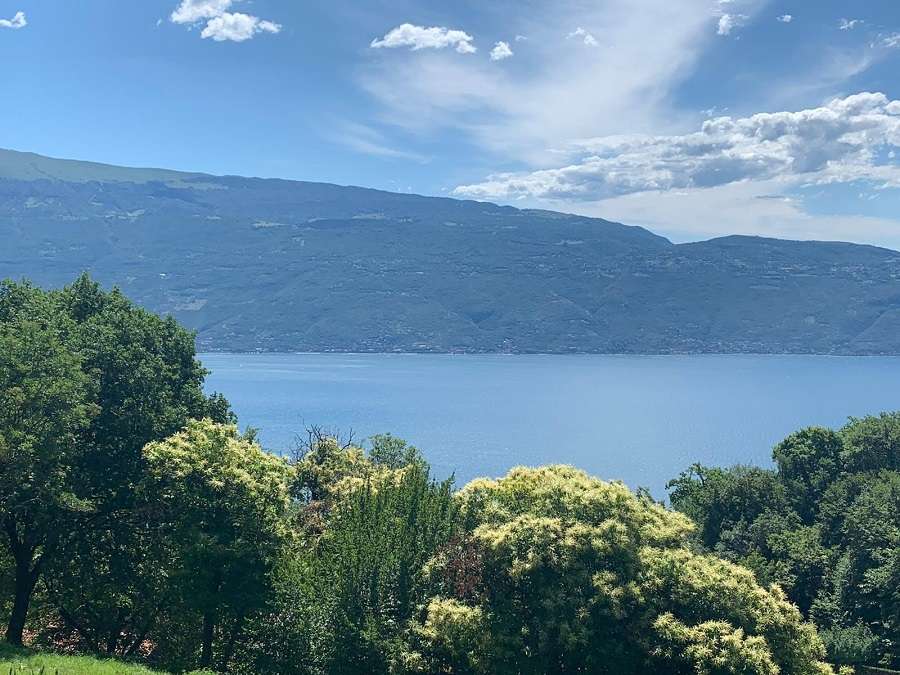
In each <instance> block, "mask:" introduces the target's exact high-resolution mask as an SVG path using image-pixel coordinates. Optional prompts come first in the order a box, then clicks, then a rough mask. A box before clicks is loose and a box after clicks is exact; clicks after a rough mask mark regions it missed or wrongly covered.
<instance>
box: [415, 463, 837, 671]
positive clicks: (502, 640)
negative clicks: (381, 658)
mask: <svg viewBox="0 0 900 675" xmlns="http://www.w3.org/2000/svg"><path fill="white" fill-rule="evenodd" d="M458 500H459V504H460V508H461V512H462V521H463V523H464V527H465V531H466V535H467V541H466V543H465V545H464V546H453V547H450V548H448V549H447V550H445V551H443V552H439V553H438V555H437V556H435V558H434V559H433V560H432V561H431V562H430V563H429V572H430V579H431V583H432V597H431V599H430V600H429V601H428V602H427V603H426V605H425V608H424V610H423V613H422V616H421V617H420V620H419V621H418V622H417V623H416V624H415V625H414V626H413V628H412V636H413V637H412V640H411V645H410V649H409V650H408V651H407V653H406V654H405V658H404V665H405V667H406V668H408V669H409V670H413V671H420V672H453V673H468V672H472V673H535V674H538V673H563V672H568V673H575V672H593V673H623V672H655V673H672V674H676V673H677V674H681V673H684V674H685V675H686V674H687V673H709V674H710V675H713V674H724V673H742V674H749V673H757V674H771V675H775V674H776V673H782V674H785V675H787V674H798V675H799V674H809V675H812V674H814V673H827V672H830V669H829V668H828V667H827V666H826V665H824V664H823V663H821V661H820V660H821V658H822V657H823V656H824V649H823V647H822V644H821V642H820V641H819V639H818V638H817V636H816V633H815V630H814V629H813V627H812V626H811V625H810V624H807V623H804V621H803V620H802V617H801V615H800V613H799V611H797V609H796V608H795V607H793V606H792V605H791V604H790V603H788V602H787V601H786V600H785V598H784V596H783V594H782V593H781V592H780V591H779V590H778V589H777V588H771V589H765V588H762V587H760V586H759V585H758V584H757V583H756V581H755V579H754V577H753V574H752V573H751V572H750V571H748V570H746V569H743V568H741V567H738V566H735V565H733V564H731V563H728V562H726V561H723V560H721V559H718V558H716V557H713V556H709V555H700V554H697V553H694V552H692V551H691V550H690V548H689V543H690V540H689V535H690V533H691V531H692V529H693V526H692V524H691V522H690V521H689V520H688V519H687V518H685V517H684V516H682V515H681V514H678V513H675V512H672V511H669V510H667V509H665V508H663V507H662V506H660V505H658V504H655V503H653V502H651V501H650V500H648V499H643V498H639V497H637V496H635V495H634V494H632V493H631V492H630V491H629V490H628V489H627V488H626V487H625V486H624V485H622V484H620V483H605V482H603V481H600V480H597V479H594V478H591V477H589V476H587V475H586V474H584V473H583V472H580V471H578V470H576V469H573V468H571V467H564V466H551V467H542V468H538V469H526V468H518V469H514V470H513V471H511V472H510V473H509V474H508V475H507V476H506V477H504V478H501V479H499V480H477V481H473V482H472V483H470V484H469V485H467V486H466V487H465V488H463V490H462V491H461V492H460V493H459V494H458Z"/></svg>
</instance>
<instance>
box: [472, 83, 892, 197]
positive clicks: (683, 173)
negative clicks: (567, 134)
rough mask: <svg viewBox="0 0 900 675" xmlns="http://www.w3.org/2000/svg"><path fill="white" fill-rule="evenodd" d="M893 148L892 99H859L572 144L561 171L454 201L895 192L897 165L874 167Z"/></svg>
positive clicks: (477, 188)
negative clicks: (770, 190)
mask: <svg viewBox="0 0 900 675" xmlns="http://www.w3.org/2000/svg"><path fill="white" fill-rule="evenodd" d="M896 147H900V101H891V100H889V99H888V98H887V97H886V96H885V95H884V94H880V93H861V94H856V95H853V96H848V97H846V98H841V99H835V100H833V101H831V102H830V103H828V104H827V105H824V106H822V107H820V108H813V109H808V110H800V111H797V112H776V113H759V114H756V115H752V116H750V117H743V118H732V117H718V118H715V119H710V120H707V121H705V122H704V123H703V125H702V127H701V129H700V131H698V132H695V133H691V134H686V135H681V136H648V135H622V136H606V137H600V138H592V139H587V140H584V141H580V142H577V143H573V144H572V150H571V152H572V154H573V155H574V156H575V159H574V161H573V162H572V163H570V164H568V165H567V166H563V167H559V168H552V169H541V170H538V171H532V172H524V173H504V174H496V175H493V176H489V177H488V179H487V180H486V181H484V182H482V183H477V184H473V185H462V186H459V187H457V188H456V190H455V191H454V192H455V194H458V195H462V196H467V197H475V198H479V199H486V198H488V199H505V200H512V199H520V198H526V199H565V200H602V199H608V198H611V197H615V196H619V195H627V194H631V193H639V192H651V191H658V190H662V191H665V190H679V189H691V188H709V187H716V186H722V185H728V184H731V183H736V182H740V181H747V180H753V181H761V180H771V179H796V180H802V181H805V182H808V183H821V184H827V183H846V182H852V181H857V180H867V181H873V182H875V183H878V184H879V185H882V186H900V166H898V165H897V164H895V163H892V162H888V163H885V162H884V161H883V160H880V159H879V151H880V150H885V151H887V150H889V149H891V148H896Z"/></svg>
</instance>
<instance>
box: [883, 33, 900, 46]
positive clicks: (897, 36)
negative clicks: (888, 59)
mask: <svg viewBox="0 0 900 675" xmlns="http://www.w3.org/2000/svg"><path fill="white" fill-rule="evenodd" d="M881 44H882V45H883V46H885V47H887V48H888V49H893V48H894V47H900V33H894V34H893V35H888V36H886V37H883V38H881Z"/></svg>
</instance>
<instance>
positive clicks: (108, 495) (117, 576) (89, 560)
mask: <svg viewBox="0 0 900 675" xmlns="http://www.w3.org/2000/svg"><path fill="white" fill-rule="evenodd" d="M23 322H24V323H23ZM28 322H33V323H34V324H36V327H30V328H28V329H27V330H26V329H25V328H23V326H24V325H30V324H28ZM0 327H3V330H4V331H5V333H6V335H7V336H8V337H7V339H8V340H12V341H13V342H14V343H15V342H16V336H18V335H25V334H32V333H34V334H37V331H38V329H40V330H42V331H45V332H46V335H47V336H48V338H47V339H48V340H49V339H51V338H52V343H53V344H52V348H51V347H50V346H48V347H47V349H48V350H49V351H48V353H47V359H46V361H47V364H46V367H45V365H44V364H43V363H41V361H40V359H38V360H37V361H35V362H33V363H30V364H29V363H28V362H27V361H25V360H24V357H23V358H22V359H20V361H21V362H22V363H24V364H25V366H28V367H31V368H32V369H33V372H24V371H22V370H21V367H22V366H21V364H20V365H19V366H16V364H14V363H13V362H12V361H8V363H7V366H6V367H7V370H8V373H10V375H9V377H13V378H14V377H19V379H20V385H19V386H18V388H16V386H17V385H16V384H15V383H14V382H11V383H10V384H9V385H8V386H7V387H6V388H5V389H4V391H7V390H8V391H9V392H10V394H9V396H13V395H21V391H23V389H24V388H28V387H30V392H31V394H33V395H41V396H43V393H42V392H44V391H46V392H47V397H49V396H51V395H52V394H53V392H55V391H56V390H63V391H64V392H65V393H64V395H60V396H59V397H57V399H55V400H56V402H57V404H58V405H60V406H63V405H68V406H69V408H70V409H71V410H72V411H74V413H73V414H74V417H75V418H77V421H78V423H77V424H75V423H72V424H69V420H70V417H72V416H71V415H66V414H62V412H61V413H60V414H53V411H52V410H51V406H52V405H53V401H52V400H51V399H49V398H47V399H46V400H45V401H44V402H43V403H42V402H41V401H35V402H34V404H33V405H32V404H30V403H29V404H27V405H26V404H25V403H21V402H20V403H19V405H23V406H25V407H26V408H27V409H26V410H24V411H19V412H15V405H16V403H15V401H14V400H13V398H9V399H8V405H9V406H12V407H10V408H9V410H10V411H11V412H10V415H12V416H11V417H8V418H7V419H5V420H2V421H0V424H2V425H3V430H0V434H8V435H10V438H14V437H15V436H16V434H17V433H20V432H19V431H17V428H22V427H23V424H24V423H23V421H22V420H23V415H24V414H26V413H27V414H30V415H31V419H30V421H28V423H27V425H25V427H27V429H30V430H32V431H31V433H32V435H39V434H46V435H47V438H45V439H43V440H41V439H32V440H31V441H28V442H29V443H39V442H40V443H43V445H44V450H43V451H42V452H43V454H42V455H41V458H42V459H41V461H42V462H45V468H46V471H45V473H46V474H47V476H48V480H49V477H56V476H60V475H65V476H67V477H68V478H67V479H66V480H67V481H68V482H67V485H68V487H67V490H66V491H64V492H63V493H62V494H65V495H67V497H66V500H67V501H66V506H67V509H66V510H65V511H64V512H60V513H57V514H56V516H55V519H56V522H55V527H54V529H53V541H52V544H53V546H52V547H50V546H48V545H46V543H43V542H42V543H40V544H38V545H37V547H36V548H35V549H34V552H33V556H34V558H35V560H34V561H33V562H39V563H40V564H38V565H34V564H33V565H32V568H31V576H32V577H33V579H34V581H35V583H36V581H37V578H38V577H40V576H41V575H44V578H45V579H46V580H47V581H48V583H47V584H45V586H46V589H47V592H48V597H49V599H50V601H51V602H52V603H53V604H55V605H56V606H57V607H58V609H59V614H60V616H61V617H62V618H63V620H64V622H65V623H66V624H67V625H68V629H70V630H74V631H76V632H77V633H80V634H82V637H84V638H88V637H89V634H90V636H91V637H90V639H88V643H89V645H99V643H100V642H101V641H100V640H99V639H98V635H100V634H103V635H104V636H105V637H104V639H103V640H102V642H103V644H104V647H103V648H104V649H105V650H108V649H113V650H118V643H119V640H118V637H117V635H118V632H121V631H117V630H116V629H115V625H116V624H119V625H121V626H122V630H125V628H124V627H125V626H126V625H129V624H133V625H135V626H139V625H141V624H142V623H143V618H141V619H138V618H137V617H136V615H137V614H138V613H139V612H140V611H141V610H139V608H138V605H139V604H140V602H142V601H148V599H149V598H152V597H153V595H154V594H155V591H154V590H152V589H146V590H144V591H142V593H143V598H142V599H141V598H139V599H135V598H133V597H132V598H131V599H130V600H129V599H128V598H129V595H132V596H133V595H134V594H133V593H132V594H128V593H124V592H122V589H125V588H127V587H128V585H129V583H130V582H132V581H134V580H135V579H138V578H140V577H139V576H138V574H139V572H140V569H139V568H140V567H141V566H142V565H143V568H144V569H146V564H145V562H142V561H144V558H145V556H144V551H145V546H144V544H145V543H146V541H145V540H144V541H142V542H141V543H136V542H138V541H140V537H137V539H136V534H137V530H136V529H135V527H136V523H135V520H134V518H133V517H132V516H131V515H130V514H133V513H134V511H135V504H134V502H133V500H134V495H135V491H134V487H135V485H136V484H137V483H139V482H140V480H141V473H142V471H143V465H142V459H141V448H142V447H143V446H144V445H145V444H146V443H147V442H149V441H152V440H158V439H161V438H164V437H166V436H167V435H169V434H171V433H174V432H175V431H177V430H178V429H180V428H182V427H183V426H184V425H185V424H186V423H187V421H188V420H189V419H191V418H199V417H203V416H207V415H213V416H215V417H216V418H217V419H221V420H224V419H229V418H230V417H231V414H230V412H229V410H228V406H227V402H226V401H225V400H224V399H223V398H222V397H221V396H213V397H210V398H207V397H206V396H205V395H204V394H203V391H202V383H203V377H204V375H205V371H204V370H203V368H202V367H201V366H200V364H199V362H198V361H197V360H196V358H195V352H194V338H193V334H192V333H190V332H189V331H187V330H185V329H183V328H182V327H180V326H179V325H178V324H177V323H176V322H175V321H174V320H173V319H171V318H162V317H158V316H156V315H153V314H151V313H150V312H147V311H145V310H143V309H140V308H138V307H136V306H135V305H133V304H132V303H131V302H130V301H128V299H127V298H125V297H124V296H123V295H122V294H121V293H120V292H118V291H117V290H113V291H110V292H106V291H103V290H102V289H101V288H100V286H99V285H98V284H96V283H95V282H93V281H92V280H91V279H90V278H89V277H87V276H86V275H83V276H82V277H80V278H79V279H78V280H77V281H75V282H74V283H73V284H72V285H71V286H69V287H67V288H64V289H62V290H59V291H43V290H41V289H38V288H35V287H34V286H32V285H30V284H28V283H11V282H4V283H3V284H2V286H0ZM20 347H21V344H18V345H16V344H12V345H10V348H9V349H4V355H7V356H8V359H13V358H14V356H15V354H16V351H15V350H16V349H18V348H20ZM63 362H65V364H66V365H65V367H63V366H62V365H60V364H62V363H63ZM56 366H58V367H56ZM54 367H55V368H56V369H55V370H54V369H53V368H54ZM16 368H19V371H16ZM42 368H43V369H44V370H41V369H42ZM17 372H18V375H16V373H17ZM73 381H74V382H76V384H72V382H73ZM21 382H24V383H25V384H21ZM16 392H19V394H16ZM41 406H43V407H41ZM82 409H83V410H84V411H87V413H89V414H84V415H82V414H81V412H82ZM61 410H62V409H61ZM63 412H64V411H63ZM76 413H77V414H76ZM42 420H43V421H42ZM57 420H58V424H59V425H63V426H65V425H66V424H69V426H70V427H71V429H67V430H66V431H65V434H64V435H65V437H66V438H67V439H68V440H67V443H68V444H69V446H71V447H72V448H74V449H73V450H66V451H62V450H61V449H60V448H59V446H58V444H57V445H54V444H53V442H52V440H51V436H52V434H53V433H54V432H53V429H52V425H53V423H54V421H57ZM17 424H18V425H19V427H17V426H16V425H17ZM60 428H62V427H60ZM20 456H22V457H25V456H26V455H22V454H21V453H20ZM48 458H49V459H48ZM8 475H9V476H12V475H13V474H8ZM53 480H56V478H53ZM69 496H71V498H70V497H69ZM44 501H45V503H43V504H42V508H46V509H50V508H51V507H52V506H53V504H54V503H56V504H57V505H59V502H58V500H57V502H53V501H52V500H50V501H46V500H44ZM62 513H64V514H65V517H66V518H67V519H68V520H64V519H62ZM32 525H34V523H33V522H32V521H30V520H29V521H28V526H29V527H30V526H32ZM24 526H25V524H24V523H19V524H18V526H17V528H18V529H17V537H18V539H19V541H20V542H21V541H22V539H21V537H22V534H21V531H20V530H21V529H22V527H24ZM11 541H12V540H11ZM20 548H21V549H22V550H24V551H25V553H23V554H22V555H23V557H25V555H26V553H27V549H29V548H31V545H27V546H24V547H20ZM132 555H134V556H136V559H135V560H134V561H131V558H132ZM110 561H115V564H114V565H113V564H108V563H109V562H110ZM129 561H131V562H129ZM92 585H93V586H94V588H95V589H96V590H97V592H96V593H91V595H90V597H85V594H84V592H83V591H84V590H85V589H86V588H87V587H89V586H92ZM31 586H32V587H33V586H34V583H32V584H31ZM101 586H104V588H105V590H103V592H101ZM111 587H116V588H117V589H118V590H117V591H116V592H111V591H110V588H111ZM20 588H24V586H20ZM129 602H130V603H131V604H133V605H134V607H133V608H132V610H133V611H129V610H128V608H127V606H126V605H127V604H129ZM24 604H26V605H27V604H28V603H27V602H25V603H24ZM116 616H122V617H123V618H122V620H121V621H119V620H115V621H113V620H112V619H111V617H116ZM129 616H131V617H132V618H133V619H134V620H133V621H132V620H130V619H129V618H128V617H129ZM91 617H104V622H106V623H107V624H109V625H107V626H104V627H103V628H102V629H101V628H99V627H98V626H96V625H92V624H93V623H95V622H92V620H91ZM13 618H14V619H15V622H14V623H16V624H18V623H21V620H20V619H21V617H20V616H19V613H18V610H17V612H16V613H15V617H13ZM11 623H13V622H11ZM45 623H46V622H45ZM54 623H58V622H54ZM129 630H131V629H129ZM18 632H19V631H18V629H16V630H13V631H12V632H11V635H12V638H13V639H14V640H15V639H17V633H18ZM131 632H132V633H134V631H133V630H132V631H131ZM132 637H135V635H132ZM92 648H95V647H92ZM97 648H99V647H97Z"/></svg>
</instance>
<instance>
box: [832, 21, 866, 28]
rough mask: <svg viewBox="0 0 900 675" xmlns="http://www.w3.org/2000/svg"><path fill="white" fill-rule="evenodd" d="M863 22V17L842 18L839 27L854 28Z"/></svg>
mask: <svg viewBox="0 0 900 675" xmlns="http://www.w3.org/2000/svg"><path fill="white" fill-rule="evenodd" d="M861 23H862V19H841V22H840V23H839V24H838V29H840V30H853V29H854V28H856V27H857V26H858V25H859V24H861Z"/></svg>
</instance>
